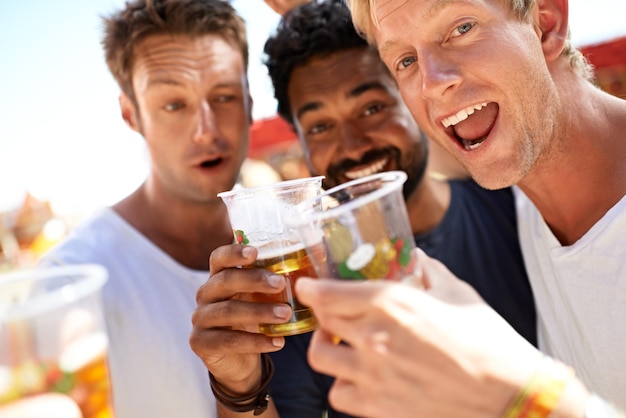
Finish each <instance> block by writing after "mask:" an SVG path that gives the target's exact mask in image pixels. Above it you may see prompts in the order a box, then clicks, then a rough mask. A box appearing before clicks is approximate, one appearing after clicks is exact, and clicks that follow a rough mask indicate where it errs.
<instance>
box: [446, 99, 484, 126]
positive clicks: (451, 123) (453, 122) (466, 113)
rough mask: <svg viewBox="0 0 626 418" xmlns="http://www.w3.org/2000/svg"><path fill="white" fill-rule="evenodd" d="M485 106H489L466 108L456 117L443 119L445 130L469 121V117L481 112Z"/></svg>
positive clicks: (478, 105) (482, 104) (479, 105)
mask: <svg viewBox="0 0 626 418" xmlns="http://www.w3.org/2000/svg"><path fill="white" fill-rule="evenodd" d="M485 106H487V102H484V103H480V104H477V105H473V106H469V107H466V108H465V109H461V110H459V111H458V112H457V113H456V114H455V115H452V116H449V117H447V118H445V119H443V120H442V121H441V123H442V124H443V127H444V128H447V127H448V126H454V125H456V124H457V123H459V122H461V121H463V120H465V119H467V117H468V116H469V115H471V114H472V113H474V112H475V111H476V110H480V109H482V108H483V107H485Z"/></svg>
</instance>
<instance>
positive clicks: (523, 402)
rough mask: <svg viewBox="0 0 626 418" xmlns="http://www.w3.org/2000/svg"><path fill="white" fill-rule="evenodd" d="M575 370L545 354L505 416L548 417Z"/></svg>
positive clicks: (516, 417)
mask: <svg viewBox="0 0 626 418" xmlns="http://www.w3.org/2000/svg"><path fill="white" fill-rule="evenodd" d="M572 376H574V370H573V369H572V368H571V367H567V366H565V365H564V364H563V363H560V362H558V361H556V360H554V359H552V358H550V357H548V356H544V357H543V358H542V359H541V362H540V363H539V366H538V367H537V370H536V371H535V373H534V374H533V376H532V377H531V378H530V381H529V382H528V383H527V384H526V386H525V387H524V389H522V391H521V392H520V393H519V395H517V397H516V398H515V399H514V400H513V402H512V403H511V404H510V405H509V407H508V408H507V410H506V412H505V413H504V415H503V418H547V417H549V416H550V413H551V412H552V410H553V409H554V408H555V407H556V404H557V403H558V401H559V398H560V397H561V394H562V393H563V389H564V388H565V384H566V383H567V381H568V380H569V379H570V378H571V377H572Z"/></svg>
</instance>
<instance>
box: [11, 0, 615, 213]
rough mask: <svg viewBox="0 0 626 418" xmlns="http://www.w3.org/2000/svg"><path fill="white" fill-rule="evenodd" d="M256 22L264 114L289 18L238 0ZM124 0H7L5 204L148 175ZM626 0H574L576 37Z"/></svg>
mask: <svg viewBox="0 0 626 418" xmlns="http://www.w3.org/2000/svg"><path fill="white" fill-rule="evenodd" d="M232 3H233V5H234V6H235V7H236V8H237V9H238V10H239V12H240V14H241V15H242V17H243V18H244V19H245V20H246V23H247V25H248V34H249V39H250V69H249V78H250V86H251V92H252V95H253V97H254V109H253V117H254V118H255V119H259V118H264V117H269V116H272V115H274V114H275V109H276V104H275V102H274V99H273V96H272V89H271V85H270V83H269V81H268V79H267V71H266V69H265V67H264V66H263V65H262V48H263V43H264V42H265V39H266V38H267V36H268V35H269V34H270V33H271V32H272V31H273V30H274V28H275V27H276V24H277V23H278V19H279V17H278V16H277V15H276V14H275V13H274V12H273V11H272V10H271V9H270V8H269V7H267V5H265V3H264V2H263V1H261V0H233V2H232ZM123 4H124V0H53V1H51V0H0V212H2V211H4V210H9V209H13V208H16V207H18V206H19V205H20V203H21V202H22V200H23V198H24V195H25V193H26V192H29V193H31V194H32V195H34V196H35V197H36V198H38V199H41V200H47V201H50V203H51V204H52V208H53V210H54V211H55V212H56V213H57V214H59V215H60V216H64V217H68V218H75V217H81V216H84V215H85V214H88V213H89V212H91V211H93V210H94V209H96V208H98V207H101V206H105V205H111V204H113V203H115V202H117V201H118V200H120V199H122V198H123V197H124V196H126V195H127V194H129V193H130V192H132V191H133V190H134V189H135V188H136V187H137V186H138V185H139V184H140V183H141V182H142V180H143V179H144V178H145V176H146V173H147V157H146V152H145V149H144V145H143V139H142V138H141V137H140V136H139V135H138V134H136V133H134V132H133V131H131V130H130V129H129V128H128V127H127V126H126V125H125V124H124V122H123V120H122V119H121V117H120V115H119V107H118V101H117V98H118V95H119V88H118V87H117V84H116V83H115V82H114V80H113V78H112V76H111V75H110V73H109V72H108V70H107V68H106V65H105V62H104V58H103V54H102V50H101V47H100V36H101V23H100V16H101V15H103V14H108V13H110V12H111V11H112V10H114V9H117V8H119V7H121V6H122V5H123ZM624 16H626V1H624V0H593V1H591V0H570V27H571V29H572V39H573V42H574V44H575V45H577V46H580V45H588V44H593V43H598V42H601V41H603V40H606V39H612V38H615V37H617V36H624V35H626V26H625V25H624V23H623V17H624Z"/></svg>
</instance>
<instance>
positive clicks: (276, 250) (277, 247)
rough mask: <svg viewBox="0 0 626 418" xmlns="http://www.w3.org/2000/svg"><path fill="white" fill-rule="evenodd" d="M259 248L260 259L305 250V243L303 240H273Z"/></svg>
mask: <svg viewBox="0 0 626 418" xmlns="http://www.w3.org/2000/svg"><path fill="white" fill-rule="evenodd" d="M257 250H258V251H259V255H258V256H257V258H258V259H268V258H274V257H280V256H283V255H286V254H291V253H295V252H296V251H300V250H304V244H303V243H301V242H284V241H282V242H272V243H270V244H267V245H264V246H262V247H258V248H257Z"/></svg>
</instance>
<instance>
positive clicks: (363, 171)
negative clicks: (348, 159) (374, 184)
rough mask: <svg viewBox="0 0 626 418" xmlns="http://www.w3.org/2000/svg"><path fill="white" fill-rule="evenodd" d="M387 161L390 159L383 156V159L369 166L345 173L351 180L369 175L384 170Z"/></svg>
mask: <svg viewBox="0 0 626 418" xmlns="http://www.w3.org/2000/svg"><path fill="white" fill-rule="evenodd" d="M387 161H389V159H388V158H383V159H382V160H380V161H377V162H375V163H373V164H371V165H369V166H367V167H363V168H360V169H358V170H353V171H347V172H345V173H344V175H345V176H346V177H347V178H349V179H350V180H354V179H359V178H361V177H365V176H369V175H370V174H374V173H378V172H379V171H380V170H382V169H383V167H384V166H385V164H387Z"/></svg>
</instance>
